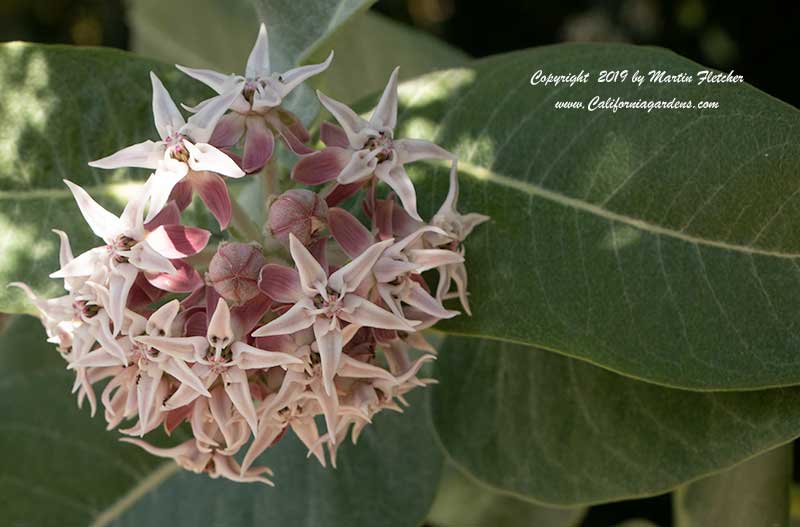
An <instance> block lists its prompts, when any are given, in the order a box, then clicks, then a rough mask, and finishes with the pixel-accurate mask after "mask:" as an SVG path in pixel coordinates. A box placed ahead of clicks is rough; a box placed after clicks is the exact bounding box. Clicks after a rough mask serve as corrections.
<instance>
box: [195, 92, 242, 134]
mask: <svg viewBox="0 0 800 527" xmlns="http://www.w3.org/2000/svg"><path fill="white" fill-rule="evenodd" d="M241 92H242V90H241V89H240V88H237V87H233V89H232V90H231V91H229V92H228V93H224V94H222V95H217V96H216V97H212V98H211V99H208V100H207V101H206V102H205V103H204V104H203V107H202V108H200V109H199V110H198V111H197V113H195V114H194V115H192V116H191V117H189V120H188V121H187V122H186V125H185V126H184V127H183V128H182V129H181V133H182V134H184V135H186V136H188V137H190V138H191V139H192V142H194V143H195V144H196V143H206V142H207V141H208V140H209V139H211V134H213V133H214V128H215V127H216V126H217V123H218V122H219V120H220V118H221V117H222V116H223V115H225V112H227V111H228V108H230V107H231V105H232V104H233V102H234V101H235V100H236V98H237V97H239V95H240V94H241Z"/></svg>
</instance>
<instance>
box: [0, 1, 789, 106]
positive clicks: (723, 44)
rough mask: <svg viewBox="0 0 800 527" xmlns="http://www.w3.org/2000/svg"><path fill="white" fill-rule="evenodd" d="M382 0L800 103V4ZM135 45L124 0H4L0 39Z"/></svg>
mask: <svg viewBox="0 0 800 527" xmlns="http://www.w3.org/2000/svg"><path fill="white" fill-rule="evenodd" d="M491 5H492V9H487V3H486V2H485V0H379V1H378V3H377V5H376V6H375V7H374V9H375V10H377V11H379V12H381V13H383V14H384V15H387V16H389V17H391V18H393V19H394V20H396V21H399V22H403V23H406V24H409V25H412V26H415V27H417V28H418V29H421V30H424V31H427V32H429V33H431V34H433V35H436V36H438V37H441V38H443V39H444V40H446V41H447V42H449V43H450V44H452V45H454V46H456V47H458V48H461V49H462V50H464V51H466V52H467V53H469V54H470V55H472V56H474V57H482V56H485V55H491V54H495V53H502V52H505V51H511V50H515V49H520V48H527V47H532V46H541V45H545V44H553V43H556V42H565V41H618V42H632V43H636V44H648V45H655V46H662V47H666V48H669V49H671V50H673V51H675V52H677V53H679V54H681V55H684V56H686V57H689V58H691V59H693V60H695V61H697V62H700V63H702V64H705V65H708V66H712V67H714V68H717V69H720V70H724V71H728V70H731V69H734V70H736V72H737V73H740V74H742V75H744V78H745V80H746V81H747V82H749V83H751V84H753V85H755V86H757V87H758V88H760V89H762V90H764V91H766V92H767V93H769V94H771V95H774V96H776V97H778V98H779V99H782V100H784V101H787V102H789V103H791V104H793V105H795V106H798V105H799V104H800V91H798V89H797V88H796V87H795V86H794V85H793V84H792V83H791V82H790V78H791V77H792V75H791V69H790V68H791V66H792V64H794V63H795V57H796V50H797V42H796V38H797V34H798V29H797V28H798V25H799V24H800V2H797V1H796V0H761V1H759V2H736V1H725V0H555V1H546V2H531V1H523V0H518V1H509V0H500V1H495V2H492V3H491ZM5 40H28V41H35V42H52V43H65V44H78V45H89V46H110V47H117V48H123V49H129V48H130V31H129V29H128V26H127V23H126V3H125V1H124V0H0V41H5Z"/></svg>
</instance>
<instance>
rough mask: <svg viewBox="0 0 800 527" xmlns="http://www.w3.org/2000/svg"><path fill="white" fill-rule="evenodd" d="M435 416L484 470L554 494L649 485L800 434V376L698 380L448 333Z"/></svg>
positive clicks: (573, 495)
mask: <svg viewBox="0 0 800 527" xmlns="http://www.w3.org/2000/svg"><path fill="white" fill-rule="evenodd" d="M436 376H437V377H438V379H439V382H440V384H439V385H438V386H437V387H436V390H435V391H434V400H433V420H434V424H435V427H436V431H437V433H438V436H439V438H440V439H441V443H442V445H443V446H444V448H445V450H446V451H447V453H448V455H449V457H450V458H451V459H452V460H453V461H454V462H455V463H456V464H457V465H458V466H459V467H461V468H462V469H463V470H465V471H466V472H468V473H469V474H472V475H473V476H474V477H476V478H478V479H479V480H480V481H482V482H484V483H485V484H487V485H490V486H491V487H494V488H496V489H498V490H501V491H503V492H506V493H511V494H516V495H519V496H521V497H526V498H528V499H531V500H534V501H537V502H540V503H544V504H551V505H561V506H576V505H586V504H592V503H602V502H606V501H612V500H613V501H616V500H622V499H629V498H635V497H642V496H651V495H656V494H660V493H663V492H666V491H669V490H671V489H673V488H675V487H677V486H679V485H681V484H683V483H686V482H688V481H691V480H694V479H697V478H700V477H702V476H705V475H707V474H710V473H713V472H717V471H719V470H722V469H726V468H728V467H730V466H732V465H734V464H736V463H738V462H740V461H742V460H744V459H747V458H749V457H752V456H754V455H756V454H758V453H760V452H763V451H766V450H769V449H771V448H773V447H775V446H777V445H781V444H784V443H786V442H788V441H791V440H792V439H794V438H796V437H797V436H798V435H799V434H800V388H798V387H795V388H774V389H770V390H760V391H749V392H691V391H686V390H678V389H673V388H666V387H662V386H658V385H655V384H650V383H645V382H641V381H636V380H633V379H630V378H628V377H624V376H621V375H618V374H615V373H612V372H609V371H608V370H605V369H603V368H598V367H596V366H592V365H591V364H587V363H586V362H584V361H579V360H574V359H570V358H567V357H563V356H561V355H559V354H556V353H550V352H547V351H543V350H537V349H533V348H528V347H526V346H520V345H516V344H510V343H504V342H496V341H490V340H481V339H473V338H464V337H448V338H447V339H446V340H445V343H444V347H443V348H442V351H441V356H440V358H439V360H438V361H437V364H436Z"/></svg>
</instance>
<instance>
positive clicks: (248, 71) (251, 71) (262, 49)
mask: <svg viewBox="0 0 800 527" xmlns="http://www.w3.org/2000/svg"><path fill="white" fill-rule="evenodd" d="M269 72H270V71H269V38H268V37H267V26H265V25H264V24H261V26H260V27H259V28H258V37H257V38H256V43H255V44H254V45H253V49H252V50H251V51H250V55H249V56H248V57H247V67H246V68H245V76H246V77H248V78H250V79H254V78H256V77H260V76H262V75H264V76H266V75H267V74H269Z"/></svg>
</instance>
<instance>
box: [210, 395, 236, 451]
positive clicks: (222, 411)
mask: <svg viewBox="0 0 800 527" xmlns="http://www.w3.org/2000/svg"><path fill="white" fill-rule="evenodd" d="M207 403H208V408H209V409H210V410H211V415H212V416H213V418H214V421H215V422H216V424H217V428H219V431H220V432H222V436H223V437H224V438H225V444H226V445H227V446H230V445H232V444H233V443H234V442H235V440H234V438H233V430H232V427H231V423H230V421H231V416H232V412H231V400H230V397H228V394H227V393H225V390H224V389H223V388H222V387H221V386H217V387H216V388H214V389H213V390H212V391H211V399H209V400H208V401H207Z"/></svg>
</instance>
